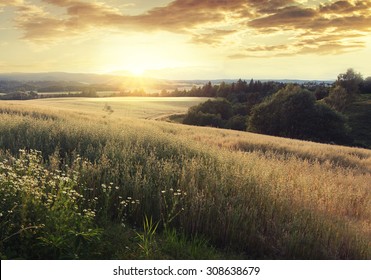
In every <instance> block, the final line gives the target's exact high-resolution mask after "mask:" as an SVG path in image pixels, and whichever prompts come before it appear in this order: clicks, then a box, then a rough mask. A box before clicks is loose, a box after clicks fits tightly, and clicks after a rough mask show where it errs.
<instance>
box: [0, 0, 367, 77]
mask: <svg viewBox="0 0 371 280" xmlns="http://www.w3.org/2000/svg"><path fill="white" fill-rule="evenodd" d="M370 58H371V0H366V1H358V0H346V1H331V0H329V1H316V0H175V1H169V0H106V1H103V0H97V1H95V0H90V1H88V0H0V73H10V72H27V73H35V72H56V71H57V72H71V73H101V74H105V73H114V74H122V75H138V76H140V75H145V76H150V77H154V78H162V79H221V78H223V79H227V78H230V79H235V78H243V79H250V78H254V79H322V80H325V79H336V77H337V75H338V74H339V73H344V72H345V71H346V70H347V69H348V68H353V69H354V70H355V71H356V72H360V73H361V74H362V75H363V76H364V77H368V76H371V63H370V62H371V60H370Z"/></svg>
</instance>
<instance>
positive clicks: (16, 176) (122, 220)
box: [0, 98, 371, 259]
mask: <svg viewBox="0 0 371 280" xmlns="http://www.w3.org/2000/svg"><path fill="white" fill-rule="evenodd" d="M114 100H117V101H116V102H121V101H120V100H121V99H120V98H119V99H114ZM176 100H181V99H174V100H172V101H171V102H170V103H169V104H168V107H166V106H165V105H164V104H158V103H156V102H157V98H156V99H155V100H153V101H152V100H150V101H148V105H144V103H139V104H141V105H140V106H138V105H139V104H138V103H137V106H131V109H129V108H125V109H123V108H119V106H118V103H114V102H113V101H112V100H111V99H109V101H107V100H105V98H101V99H99V102H98V101H96V100H92V99H83V98H82V99H79V100H77V99H76V98H73V99H72V98H71V99H58V100H56V99H50V100H32V101H27V102H15V101H12V102H1V103H0V208H1V222H0V227H1V228H0V240H1V243H0V250H1V251H0V252H1V258H2V259H6V258H10V259H14V258H26V259H39V258H44V259H45V258H46V259H81V258H83V259H86V258H88V259H92V258H98V259H108V258H109V259H133V258H138V259H141V258H147V259H162V258H166V259H172V258H174V259H186V258H187V259H188V258H189V259H203V258H206V259H210V258H246V259H252V258H254V259H370V258H371V249H370V248H371V246H370V245H371V244H370V242H371V207H370V202H371V189H370V182H371V151H370V150H368V149H359V148H351V147H343V146H336V145H325V144H318V143H313V142H305V141H298V140H291V139H284V138H279V137H271V136H264V135H258V134H253V133H247V132H240V131H231V130H223V129H215V128H207V127H192V126H186V125H180V124H174V123H166V122H161V121H156V120H153V118H157V117H158V116H162V115H165V114H171V113H174V112H176V113H179V112H180V111H179V110H186V108H187V107H189V106H191V103H192V102H193V101H189V103H187V102H186V103H182V102H179V103H177V102H176ZM197 102H198V101H197ZM106 103H107V104H109V106H112V110H113V112H111V113H110V112H108V111H107V110H103V109H104V106H105V104H106ZM146 106H148V107H146ZM122 107H124V106H123V105H122ZM165 107H166V108H165Z"/></svg>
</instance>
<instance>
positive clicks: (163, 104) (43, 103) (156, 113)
mask: <svg viewBox="0 0 371 280" xmlns="http://www.w3.org/2000/svg"><path fill="white" fill-rule="evenodd" d="M206 100H207V98H203V97H113V98H112V97H106V98H76V97H72V98H71V97H70V98H68V97H67V98H45V99H37V100H27V101H22V103H19V102H17V101H7V102H8V104H22V105H24V106H28V107H31V108H32V107H40V108H49V109H56V110H67V111H75V112H79V113H88V114H94V115H100V116H107V115H112V117H114V118H120V117H134V118H143V119H144V118H148V119H153V118H158V117H161V116H165V115H170V114H178V113H186V112H187V110H188V108H189V107H191V106H194V105H197V104H199V103H201V102H204V101H206ZM4 104H6V103H4ZM107 107H109V108H110V109H111V110H107Z"/></svg>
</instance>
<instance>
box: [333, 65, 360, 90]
mask: <svg viewBox="0 0 371 280" xmlns="http://www.w3.org/2000/svg"><path fill="white" fill-rule="evenodd" d="M362 82H363V78H362V75H361V74H360V73H356V72H355V71H354V70H353V69H352V68H349V69H348V70H347V72H346V73H342V74H339V75H338V78H337V80H336V82H335V84H336V85H338V86H341V87H342V88H344V89H345V91H346V93H347V95H349V96H352V97H353V96H355V95H357V94H358V93H359V92H360V86H361V85H362Z"/></svg>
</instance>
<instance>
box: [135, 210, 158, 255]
mask: <svg viewBox="0 0 371 280" xmlns="http://www.w3.org/2000/svg"><path fill="white" fill-rule="evenodd" d="M158 224H159V222H156V223H154V222H153V221H152V217H151V218H149V219H148V217H147V216H144V220H143V233H138V232H137V237H138V239H139V243H138V245H139V248H140V249H141V251H142V253H143V256H144V258H146V259H150V258H153V256H154V253H155V250H156V242H155V234H156V230H157V227H158Z"/></svg>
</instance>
